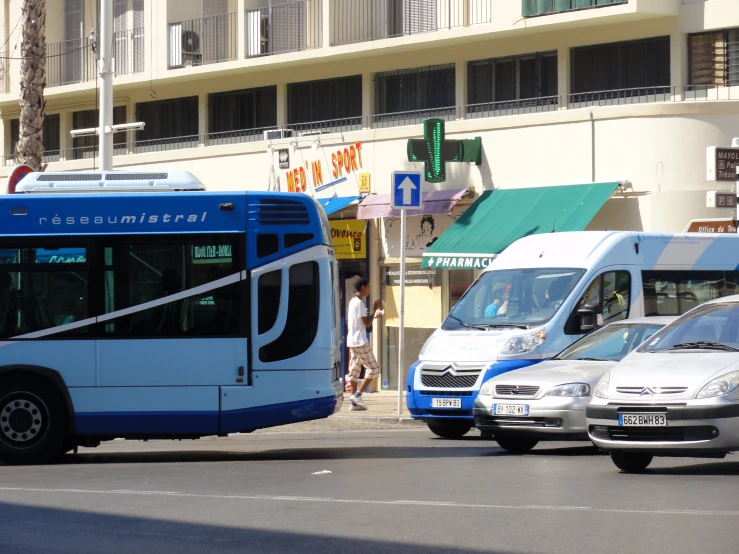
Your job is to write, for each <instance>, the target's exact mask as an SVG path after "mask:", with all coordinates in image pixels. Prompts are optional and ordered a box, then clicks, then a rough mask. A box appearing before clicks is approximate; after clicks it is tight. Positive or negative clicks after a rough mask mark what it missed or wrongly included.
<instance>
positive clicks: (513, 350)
mask: <svg viewBox="0 0 739 554" xmlns="http://www.w3.org/2000/svg"><path fill="white" fill-rule="evenodd" d="M545 340H547V330H546V329H539V330H537V331H534V332H533V333H527V334H525V335H519V336H517V337H511V338H510V339H508V342H506V343H505V346H504V347H503V349H502V350H501V351H500V353H501V354H502V355H504V356H514V355H516V354H526V353H527V352H531V351H532V350H535V349H536V348H538V347H539V346H541V345H542V344H543V343H544V341H545Z"/></svg>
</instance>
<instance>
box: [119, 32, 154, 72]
mask: <svg viewBox="0 0 739 554" xmlns="http://www.w3.org/2000/svg"><path fill="white" fill-rule="evenodd" d="M113 40H114V45H115V46H114V48H115V53H114V58H113V61H114V65H115V74H116V75H128V74H130V73H141V72H142V71H143V70H144V59H145V57H146V54H145V52H144V28H143V27H140V28H138V29H133V30H131V31H119V32H117V33H114V38H113Z"/></svg>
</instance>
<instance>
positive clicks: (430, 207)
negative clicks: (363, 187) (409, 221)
mask: <svg viewBox="0 0 739 554" xmlns="http://www.w3.org/2000/svg"><path fill="white" fill-rule="evenodd" d="M468 190H469V189H454V190H432V191H429V192H424V193H423V200H422V201H421V202H422V204H421V209H420V210H408V211H406V215H409V216H411V215H438V214H449V213H451V211H452V210H453V209H454V206H456V205H457V202H459V200H460V199H461V198H462V197H463V196H464V195H465V194H467V191H468ZM390 216H393V217H400V210H394V209H393V208H391V207H390V195H389V194H371V195H369V196H367V197H366V198H365V199H364V200H362V202H360V204H359V206H358V209H357V219H372V218H374V217H390Z"/></svg>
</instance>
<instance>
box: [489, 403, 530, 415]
mask: <svg viewBox="0 0 739 554" xmlns="http://www.w3.org/2000/svg"><path fill="white" fill-rule="evenodd" d="M493 415H517V416H527V415H529V406H528V404H493Z"/></svg>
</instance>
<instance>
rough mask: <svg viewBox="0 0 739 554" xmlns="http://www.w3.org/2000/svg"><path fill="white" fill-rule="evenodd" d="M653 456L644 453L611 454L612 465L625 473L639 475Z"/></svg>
mask: <svg viewBox="0 0 739 554" xmlns="http://www.w3.org/2000/svg"><path fill="white" fill-rule="evenodd" d="M653 459H654V456H652V455H651V454H645V453H644V452H611V460H612V461H613V463H614V465H615V466H616V467H617V468H618V469H620V470H621V471H625V472H626V473H639V472H642V471H644V470H645V469H647V467H648V466H649V464H651V463H652V460H653Z"/></svg>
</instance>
